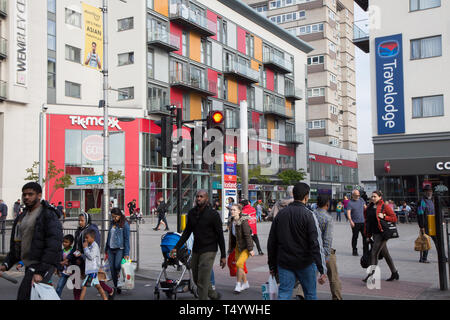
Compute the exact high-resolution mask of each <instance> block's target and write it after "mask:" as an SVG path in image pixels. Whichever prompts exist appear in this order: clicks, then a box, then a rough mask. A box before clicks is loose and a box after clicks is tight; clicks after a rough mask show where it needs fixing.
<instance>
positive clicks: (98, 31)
mask: <svg viewBox="0 0 450 320" xmlns="http://www.w3.org/2000/svg"><path fill="white" fill-rule="evenodd" d="M82 5H83V17H84V32H85V34H84V36H85V46H84V60H83V63H84V65H85V66H87V67H90V68H93V69H96V70H102V63H103V18H102V10H101V9H100V8H97V7H93V6H91V5H88V4H86V3H83V4H82Z"/></svg>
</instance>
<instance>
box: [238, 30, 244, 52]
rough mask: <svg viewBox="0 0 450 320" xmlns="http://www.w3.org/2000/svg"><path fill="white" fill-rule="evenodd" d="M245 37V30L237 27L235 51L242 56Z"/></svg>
mask: <svg viewBox="0 0 450 320" xmlns="http://www.w3.org/2000/svg"><path fill="white" fill-rule="evenodd" d="M245 35H246V32H245V30H244V29H242V28H240V27H237V49H238V51H239V52H241V53H243V54H245Z"/></svg>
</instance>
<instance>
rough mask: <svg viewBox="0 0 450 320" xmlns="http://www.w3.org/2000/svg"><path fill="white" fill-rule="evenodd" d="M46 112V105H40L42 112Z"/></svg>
mask: <svg viewBox="0 0 450 320" xmlns="http://www.w3.org/2000/svg"><path fill="white" fill-rule="evenodd" d="M47 110H48V106H47V105H46V104H44V105H42V111H44V112H46V111H47Z"/></svg>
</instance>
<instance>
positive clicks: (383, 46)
mask: <svg viewBox="0 0 450 320" xmlns="http://www.w3.org/2000/svg"><path fill="white" fill-rule="evenodd" d="M399 51H400V45H399V43H398V42H397V41H395V40H389V41H385V42H382V43H380V45H379V46H378V55H379V56H380V57H382V58H391V57H395V56H396V55H398V53H399Z"/></svg>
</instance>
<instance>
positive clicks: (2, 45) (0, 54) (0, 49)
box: [0, 38, 8, 59]
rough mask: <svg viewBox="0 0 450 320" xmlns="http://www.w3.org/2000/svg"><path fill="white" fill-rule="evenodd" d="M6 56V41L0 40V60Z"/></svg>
mask: <svg viewBox="0 0 450 320" xmlns="http://www.w3.org/2000/svg"><path fill="white" fill-rule="evenodd" d="M7 55H8V40H6V39H5V38H0V58H3V59H4V58H6V56H7Z"/></svg>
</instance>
